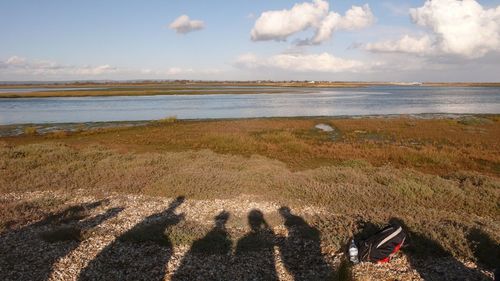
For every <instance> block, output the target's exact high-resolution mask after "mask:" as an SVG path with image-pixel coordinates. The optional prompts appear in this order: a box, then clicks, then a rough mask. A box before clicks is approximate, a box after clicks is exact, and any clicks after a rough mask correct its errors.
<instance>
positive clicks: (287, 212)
mask: <svg viewBox="0 0 500 281" xmlns="http://www.w3.org/2000/svg"><path fill="white" fill-rule="evenodd" d="M278 212H279V214H280V215H281V216H282V217H283V218H285V219H286V218H290V217H291V216H292V211H291V210H290V208H288V207H286V206H283V207H280V208H279V209H278Z"/></svg>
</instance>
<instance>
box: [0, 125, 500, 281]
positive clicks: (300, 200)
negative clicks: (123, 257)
mask: <svg viewBox="0 0 500 281" xmlns="http://www.w3.org/2000/svg"><path fill="white" fill-rule="evenodd" d="M499 122H500V119H499V118H498V116H475V117H467V118H462V119H428V120H421V119H415V118H404V117H401V118H362V119H338V118H309V119H303V118H302V119H254V120H226V121H179V120H175V119H173V118H171V119H166V120H165V121H163V122H154V123H151V124H149V125H146V126H140V127H131V128H108V129H96V130H90V131H80V132H67V133H65V134H61V133H57V134H46V135H31V134H26V135H24V136H20V137H9V138H2V142H1V143H2V144H1V146H0V192H1V193H2V194H3V195H2V198H3V199H2V200H3V202H2V204H1V206H2V209H3V210H2V212H1V214H2V215H1V218H0V223H1V224H0V227H1V232H2V233H11V232H13V231H14V232H15V231H18V230H19V229H22V227H23V226H26V225H29V224H30V223H35V222H37V221H39V220H43V219H44V218H46V217H50V216H51V214H53V213H57V210H59V209H60V208H61V206H64V205H66V204H68V202H70V201H71V198H73V197H75V198H78V197H81V196H82V195H81V194H82V192H83V193H84V194H85V195H86V196H92V197H94V198H111V197H113V198H117V197H116V196H150V197H148V198H175V197H178V196H185V198H187V199H189V200H192V201H193V202H205V203H204V204H209V203H207V202H213V203H212V204H214V205H217V204H220V202H225V201H224V200H226V201H227V200H236V201H237V202H239V203H235V204H240V205H241V208H242V209H243V210H242V211H241V212H240V213H238V212H236V213H234V212H233V213H234V214H231V216H230V218H228V224H227V225H226V226H225V228H224V229H225V230H224V231H227V232H228V235H229V236H230V237H231V239H233V240H235V241H236V240H238V239H240V238H243V237H245V235H246V230H245V227H246V221H245V219H246V218H245V216H246V212H250V211H251V210H252V208H255V205H252V204H263V202H270V204H272V205H273V206H276V207H275V208H274V211H272V208H267V209H266V208H265V207H262V206H261V207H260V208H261V209H262V210H263V212H264V214H265V222H266V225H267V226H265V227H264V228H262V229H260V228H259V229H256V230H255V231H257V230H258V231H257V232H256V233H261V231H263V233H267V234H266V235H271V236H272V233H271V232H270V231H272V232H274V233H276V232H278V233H279V232H280V229H283V228H282V226H283V225H284V226H286V225H287V224H286V220H285V221H283V220H282V219H280V212H279V210H278V209H279V206H289V207H290V208H291V210H308V209H311V208H313V209H314V210H318V211H313V212H302V213H301V215H300V216H301V219H302V220H303V221H304V222H307V225H308V226H310V227H311V228H314V230H312V229H311V230H307V229H306V230H305V231H306V232H307V233H309V234H311V235H313V236H314V237H316V238H314V239H315V240H318V241H319V243H320V244H321V246H318V247H321V250H318V249H316V250H315V251H319V252H322V253H323V254H325V255H327V256H328V253H332V254H334V253H339V252H341V251H342V249H343V246H344V245H345V243H346V241H347V239H348V238H349V237H350V236H352V235H353V234H355V233H359V232H360V231H362V230H366V229H376V228H377V227H380V226H382V225H383V224H385V223H387V222H388V221H389V220H390V219H391V218H398V219H399V220H401V221H403V222H404V223H405V226H406V227H407V228H408V229H409V230H411V236H412V242H413V243H412V245H411V246H410V248H409V249H408V250H407V251H408V252H407V253H408V254H409V255H410V256H409V257H411V258H410V260H409V261H410V263H412V264H413V266H414V267H417V268H418V266H419V262H420V260H419V258H420V259H421V258H422V257H424V260H425V259H426V258H427V259H428V258H429V257H432V258H433V259H434V258H435V259H436V260H437V259H439V258H442V257H454V258H455V259H457V260H466V261H475V262H477V263H478V264H479V265H480V266H482V267H484V268H486V269H490V268H492V267H493V265H494V264H495V263H496V262H497V259H498V257H496V256H495V253H494V252H491V250H492V249H493V251H494V250H495V249H497V248H495V247H496V246H495V245H498V243H499V242H500V236H499V233H500V228H499V226H500V224H499V219H500V217H499V216H500V213H499V210H500V208H499V205H498V202H500V181H499V180H498V177H499V173H500V172H499V159H500V154H499V151H500V147H499V145H500V144H499V143H498V139H500V126H499ZM317 124H327V125H329V126H331V127H332V128H333V131H329V132H324V131H322V130H319V129H317V128H315V125H317ZM47 191H50V192H52V193H54V194H64V195H63V196H55V197H53V198H51V197H50V196H49V197H40V196H38V199H35V198H34V197H32V196H31V195H30V194H35V195H36V194H41V193H44V192H47ZM78 194H80V195H78ZM65 196H67V197H65ZM242 196H243V197H244V198H247V199H245V200H246V201H242V200H241V199H238V198H242ZM35 197H36V196H35ZM9 198H16V199H15V200H12V199H9ZM115 200H118V199H115ZM147 200H153V199H147ZM154 200H157V199H154ZM221 200H222V201H221ZM117 202H121V201H117ZM217 202H219V203H217ZM244 202H247V203H244ZM252 202H255V203H252ZM259 202H261V203H259ZM193 204H194V203H193ZM115 205H116V206H114V207H115V208H122V207H124V206H121V205H120V204H119V203H115ZM146 205H147V203H146ZM269 209H271V210H269ZM194 210H197V209H196V208H194ZM110 212H112V216H115V215H116V214H115V213H114V212H119V210H115V211H113V210H111V211H110ZM168 212H170V211H168ZM199 212H202V208H200V209H199ZM218 212H220V209H217V208H215V209H213V211H211V212H207V213H206V214H199V213H198V212H197V211H191V212H190V213H188V214H187V216H186V217H183V218H177V217H176V216H177V215H172V214H170V213H169V215H165V216H163V215H161V212H160V213H159V215H158V216H157V217H155V215H154V214H153V215H152V217H151V219H152V220H153V221H155V222H156V224H152V225H151V224H148V223H147V224H143V226H144V227H142V226H141V224H137V225H136V227H134V228H131V229H130V230H128V232H125V233H124V234H122V235H118V234H117V235H118V236H117V238H116V239H118V241H122V242H123V241H125V242H127V241H135V242H134V243H146V244H147V243H150V242H151V243H153V242H154V243H157V242H155V241H159V242H158V243H160V244H162V243H164V241H166V240H162V239H163V238H158V237H161V235H162V234H161V233H163V231H162V230H164V229H165V228H168V231H167V232H166V233H167V234H168V237H169V240H168V241H167V244H168V245H170V246H168V247H171V248H172V249H175V247H183V246H190V245H199V246H200V247H201V248H203V247H202V246H203V245H206V244H207V243H206V242H203V241H204V240H200V239H203V237H204V236H205V234H207V233H210V231H211V229H212V230H214V229H213V225H212V222H211V220H212V218H213V217H214V216H216V215H217V213H218ZM76 213H78V212H76ZM257 214H258V213H257ZM149 215H151V214H149ZM254 215H255V212H254ZM145 216H146V217H147V215H145ZM193 216H195V217H199V216H201V217H203V218H204V219H202V220H203V221H208V223H200V222H199V221H197V220H196V219H194V218H193ZM106 217H108V216H107V215H106ZM175 218H176V219H177V220H178V221H175V222H174V221H173V220H174V219H175ZM82 219H83V217H82V218H77V219H76V220H77V221H78V220H82ZM70 220H71V219H70ZM163 220H165V222H163ZM299 222H300V221H299ZM291 223H292V222H291ZM163 224H165V225H172V226H169V227H166V226H165V227H164V226H163ZM292 224H293V223H292ZM158 225H160V226H159V228H158V227H157V226H158ZM260 225H261V226H259V227H262V222H260ZM86 226H88V224H84V225H81V226H80V225H77V226H76V228H75V226H73V227H62V228H61V227H56V228H55V230H53V231H49V232H44V233H45V234H44V236H43V237H44V239H45V241H67V240H70V241H82V240H83V241H86V239H87V240H88V239H89V238H88V237H92V233H93V232H89V229H90V228H91V227H86ZM157 228H158V230H157ZM147 229H154V231H145V230H147ZM266 229H267V230H266ZM300 229H302V228H300ZM219 230H220V229H218V228H217V227H216V228H215V230H214V231H215V232H216V234H217V233H218V232H217V231H219ZM311 231H312V232H311ZM89 233H90V234H89ZM155 233H160V234H159V236H158V235H157V234H155ZM261 234H262V233H261ZM288 234H290V232H288ZM89 235H90V236H89ZM101 235H102V234H101ZM148 235H153V236H155V237H149V236H148ZM214 235H215V234H214ZM255 235H257V234H255V233H254V234H252V235H250V236H248V235H247V236H246V237H250V238H247V239H245V240H243V241H247V240H248V239H254V238H251V237H254V236H255ZM259 235H260V234H259ZM301 235H302V234H301ZM307 235H308V234H307ZM215 236H217V235H215ZM257 237H260V236H258V235H257ZM265 237H267V236H265ZM214 239H215V238H214ZM259 239H260V238H259ZM198 240H199V241H201V242H196V241H198ZM271 240H272V241H274V242H273V243H275V242H276V241H278V242H279V243H285V244H277V245H282V246H283V247H285V248H283V249H285V250H286V245H287V244H286V243H287V242H286V240H279V239H278V240H276V239H274V240H273V239H271ZM275 240H276V241H275ZM162 241H163V242H162ZM263 241H264V242H265V241H269V240H265V239H264V240H263ZM280 241H281V242H280ZM125 242H123V243H125ZM261 242H262V241H261ZM264 242H263V243H264ZM44 243H45V242H44ZM47 243H48V242H47ZM119 243H121V242H119ZM127 243H128V242H127ZM193 243H194V244H193ZM196 243H198V244H196ZM200 243H201V244H200ZM242 243H243V242H242ZM266 243H268V242H265V243H264V244H262V245H261V246H262V247H263V248H262V251H264V252H265V251H268V250H266V249H268V247H267V246H266V245H267V244H266ZM276 243H277V242H276ZM300 243H302V242H298V244H293V245H298V246H297V247H299V248H300V245H301V244H300ZM118 245H119V244H118ZM244 245H245V243H243V244H240V246H241V247H243V248H244ZM256 245H257V244H256ZM485 245H490V246H485ZM233 246H234V247H236V246H235V245H233ZM233 246H231V245H230V246H229V250H228V251H230V252H231V253H232V251H236V248H237V247H236V248H235V249H233ZM110 247H111V248H110V251H111V252H110V253H113V252H114V251H115V250H113V249H114V247H115V246H110ZM200 247H197V248H200ZM241 247H240V249H243V248H241ZM266 247H267V248H266ZM290 247H291V246H290ZM296 249H297V248H292V250H293V251H295V250H296ZM68 251H69V250H68ZM106 251H107V250H105V252H103V253H102V254H101V255H102V257H103V259H104V260H107V258H105V257H107V255H108V254H106ZM134 251H136V250H134ZM172 251H173V250H172ZM207 251H208V250H207ZM488 251H490V252H488ZM109 255H110V257H111V256H112V255H113V254H109ZM166 255H167V254H166ZM168 255H169V256H170V255H174V254H172V253H168ZM193 255H194V256H193ZM287 255H288V254H286V251H285V252H284V256H283V257H282V258H283V262H285V263H286V259H287V258H288V256H287ZM314 255H316V256H317V255H318V253H316V254H314ZM174 256H175V255H174ZM190 256H192V257H191V258H190V259H192V260H199V259H201V258H200V257H198V256H197V254H194V253H191V252H188V253H187V256H186V257H190ZM202 260H203V259H202ZM96 262H97V264H96V265H95V266H98V265H99V264H101V263H102V262H99V261H98V260H97V261H96ZM186 262H187V261H186ZM290 262H292V261H290ZM181 264H182V263H181ZM189 264H191V265H192V264H193V262H187V265H189ZM195 264H196V263H195ZM201 264H203V263H201ZM337 265H338V264H337ZM91 266H94V265H91ZM180 268H183V266H182V265H180ZM293 270H299V271H300V272H299V273H293ZM464 270H466V269H464ZM91 271H92V272H95V271H93V270H91ZM286 271H288V272H292V274H299V275H300V274H305V273H304V271H302V270H300V268H297V267H292V268H291V269H287V270H286ZM83 274H87V273H83ZM89 274H90V273H89ZM165 274H166V273H165ZM425 274H432V273H429V272H423V273H420V275H421V276H424V275H425ZM471 274H473V273H471ZM474 274H476V273H474ZM478 274H479V273H478ZM89 276H90V275H89ZM178 276H184V275H182V274H181V275H178Z"/></svg>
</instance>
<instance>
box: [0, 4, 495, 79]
mask: <svg viewBox="0 0 500 281" xmlns="http://www.w3.org/2000/svg"><path fill="white" fill-rule="evenodd" d="M110 79H112V80H128V79H200V80H328V81H407V82H410V81H446V82H455V81H471V82H500V0H483V1H476V0H432V1H430V0H428V1H416V0H411V1H395V0H387V1H384V0H377V1H374V0H364V1H358V0H353V1H340V0H330V1H328V0H308V1H301V0H299V1H290V0H272V1H269V0H238V1H235V0H226V1H223V0H211V1H206V0H198V1H195V0H148V1H139V0H106V1H102V0H86V1H79V0H0V81H56V80H110Z"/></svg>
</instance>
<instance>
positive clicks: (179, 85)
mask: <svg viewBox="0 0 500 281" xmlns="http://www.w3.org/2000/svg"><path fill="white" fill-rule="evenodd" d="M377 86H379V87H380V86H387V87H391V86H392V87H401V86H403V87H500V83H466V82H464V83H418V82H414V83H399V82H314V81H310V82H306V81H300V82H267V81H266V82H103V83H97V82H89V83H85V82H78V83H65V82H60V83H55V82H54V83H40V84H3V85H2V84H0V89H10V90H22V89H30V88H43V89H46V90H43V91H42V90H37V91H36V92H5V93H2V92H1V91H0V98H45V97H100V96H154V95H209V94H269V93H289V92H290V91H295V92H297V93H307V92H308V91H310V90H311V89H325V88H365V87H377ZM63 88H64V89H65V88H72V89H71V90H62V89H63ZM73 88H74V89H73ZM78 88H81V89H78ZM94 88H95V89H94ZM103 88H104V89H103Z"/></svg>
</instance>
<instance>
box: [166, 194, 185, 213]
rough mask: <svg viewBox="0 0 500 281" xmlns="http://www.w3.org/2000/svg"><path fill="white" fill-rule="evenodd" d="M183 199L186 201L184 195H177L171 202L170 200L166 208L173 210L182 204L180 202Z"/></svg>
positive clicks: (182, 201)
mask: <svg viewBox="0 0 500 281" xmlns="http://www.w3.org/2000/svg"><path fill="white" fill-rule="evenodd" d="M184 201H186V197H184V196H179V197H177V198H175V199H174V200H173V201H172V202H170V204H169V206H168V209H169V210H175V209H177V208H178V207H179V206H180V205H182V203H184Z"/></svg>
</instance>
